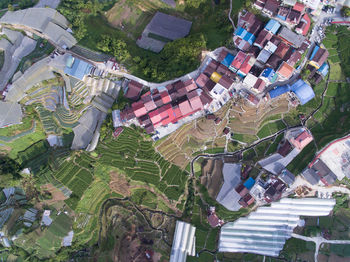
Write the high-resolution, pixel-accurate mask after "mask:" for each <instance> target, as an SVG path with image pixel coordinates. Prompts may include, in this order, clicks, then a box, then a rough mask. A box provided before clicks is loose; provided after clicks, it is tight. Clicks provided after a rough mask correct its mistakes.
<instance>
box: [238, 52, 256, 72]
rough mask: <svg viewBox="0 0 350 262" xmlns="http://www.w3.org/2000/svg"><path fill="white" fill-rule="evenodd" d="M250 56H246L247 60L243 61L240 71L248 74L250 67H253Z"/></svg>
mask: <svg viewBox="0 0 350 262" xmlns="http://www.w3.org/2000/svg"><path fill="white" fill-rule="evenodd" d="M250 58H251V57H250V56H249V57H247V58H246V60H245V61H244V62H243V64H242V66H241V67H240V69H239V71H241V72H242V73H244V74H248V72H249V71H250V69H251V68H252V67H253V65H252V64H251V63H249V60H250Z"/></svg>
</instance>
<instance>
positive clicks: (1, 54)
mask: <svg viewBox="0 0 350 262" xmlns="http://www.w3.org/2000/svg"><path fill="white" fill-rule="evenodd" d="M4 54H5V53H4V51H0V70H1V69H2V66H3V65H4V61H5V55H4Z"/></svg>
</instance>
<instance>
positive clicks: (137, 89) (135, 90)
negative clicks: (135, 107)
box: [124, 80, 142, 100]
mask: <svg viewBox="0 0 350 262" xmlns="http://www.w3.org/2000/svg"><path fill="white" fill-rule="evenodd" d="M141 90H142V84H140V83H138V82H136V81H134V80H131V81H130V82H129V84H128V90H127V91H126V94H125V95H124V96H125V97H127V98H129V99H132V100H136V99H137V98H138V97H139V95H140V93H141Z"/></svg>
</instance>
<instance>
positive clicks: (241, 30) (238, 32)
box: [234, 26, 246, 36]
mask: <svg viewBox="0 0 350 262" xmlns="http://www.w3.org/2000/svg"><path fill="white" fill-rule="evenodd" d="M244 31H246V30H245V29H244V28H242V27H240V26H239V27H237V29H236V31H235V33H234V34H235V35H238V36H241V35H242V34H243V32H244Z"/></svg>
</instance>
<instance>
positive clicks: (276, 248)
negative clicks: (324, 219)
mask: <svg viewBox="0 0 350 262" xmlns="http://www.w3.org/2000/svg"><path fill="white" fill-rule="evenodd" d="M334 205H335V200H334V199H321V198H302V199H295V198H284V199H281V200H280V201H279V202H275V203H272V204H271V206H270V207H259V208H258V209H257V210H256V211H255V212H253V213H251V214H250V215H249V216H248V217H242V218H239V219H238V220H236V221H235V222H229V223H227V224H225V225H224V226H223V227H222V228H221V231H220V239H219V252H247V253H254V254H260V255H266V256H278V255H279V252H280V251H281V250H282V249H283V246H284V244H285V241H286V240H287V239H288V238H290V237H291V234H292V233H293V230H294V228H295V227H296V226H297V225H298V224H299V223H300V216H326V215H328V214H329V212H330V211H331V210H332V209H333V207H334Z"/></svg>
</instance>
